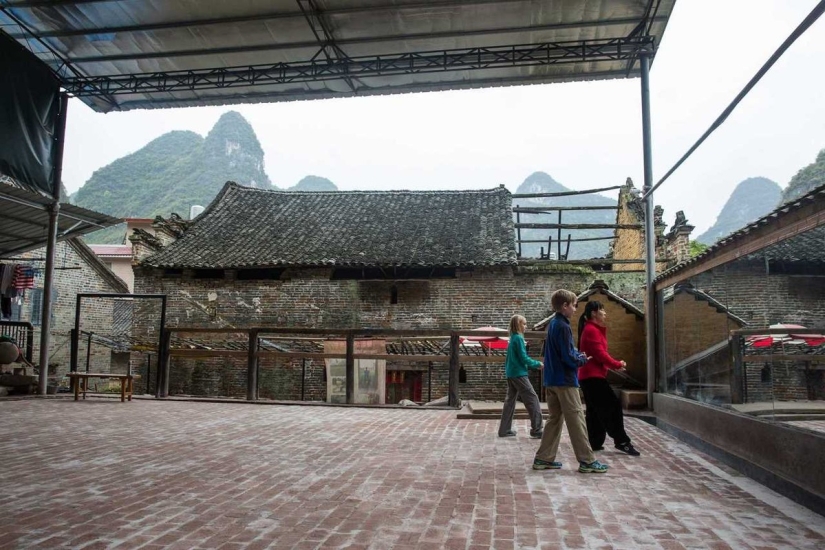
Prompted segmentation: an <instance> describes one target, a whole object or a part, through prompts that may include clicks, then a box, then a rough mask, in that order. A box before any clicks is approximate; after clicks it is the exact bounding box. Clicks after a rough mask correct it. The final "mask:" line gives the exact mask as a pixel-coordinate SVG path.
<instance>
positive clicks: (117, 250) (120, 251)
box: [89, 244, 132, 256]
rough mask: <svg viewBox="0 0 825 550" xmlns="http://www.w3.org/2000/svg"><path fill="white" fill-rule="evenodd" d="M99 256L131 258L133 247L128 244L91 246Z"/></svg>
mask: <svg viewBox="0 0 825 550" xmlns="http://www.w3.org/2000/svg"><path fill="white" fill-rule="evenodd" d="M89 248H91V249H92V250H93V251H94V253H95V254H97V255H98V256H131V255H132V247H131V246H130V245H128V244H90V245H89Z"/></svg>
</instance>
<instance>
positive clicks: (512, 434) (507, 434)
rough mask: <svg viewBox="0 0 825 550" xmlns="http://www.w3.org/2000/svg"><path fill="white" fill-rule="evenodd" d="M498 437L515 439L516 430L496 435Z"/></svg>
mask: <svg viewBox="0 0 825 550" xmlns="http://www.w3.org/2000/svg"><path fill="white" fill-rule="evenodd" d="M498 436H499V437H516V430H510V431H508V432H505V433H503V434H498Z"/></svg>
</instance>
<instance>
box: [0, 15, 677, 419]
mask: <svg viewBox="0 0 825 550" xmlns="http://www.w3.org/2000/svg"><path fill="white" fill-rule="evenodd" d="M674 4H675V0H646V1H643V0H588V1H587V2H583V1H582V0H440V1H433V2H423V1H416V0H412V1H409V0H400V1H397V0H247V1H245V2H234V3H233V2H226V1H225V0H202V1H201V2H198V3H191V2H188V1H184V0H164V1H163V2H159V1H154V0H148V1H146V2H128V1H125V0H49V1H45V0H0V32H6V33H8V34H10V35H11V36H12V38H14V39H16V40H17V41H18V42H19V43H20V44H21V45H22V46H24V47H26V48H27V49H28V50H29V51H30V52H32V55H33V61H34V60H35V59H38V60H39V61H40V62H43V63H46V64H47V65H48V66H49V67H50V68H51V70H52V71H53V72H54V73H55V75H56V76H57V77H58V79H59V81H60V84H61V86H63V88H64V90H65V93H64V94H63V98H62V109H61V116H62V122H63V123H65V115H66V111H65V107H66V101H67V96H68V94H73V95H75V96H77V97H79V98H80V99H82V100H83V101H84V102H85V103H86V104H87V105H89V106H90V107H92V108H93V109H95V110H97V111H99V112H108V111H112V110H129V109H148V108H162V107H180V106H198V105H215V104H234V103H249V102H263V101H269V102H274V101H291V100H301V99H317V98H325V97H347V96H355V95H375V94H391V93H406V92H415V91H437V90H448V89H465V88H480V87H494V86H508V85H518V84H538V83H550V82H568V81H576V80H602V79H610V78H627V77H636V76H641V79H642V120H643V134H644V139H643V152H644V165H645V191H646V192H647V195H646V198H647V202H646V209H647V210H648V212H647V220H646V221H647V222H648V223H651V222H652V218H653V216H652V209H653V198H652V194H651V193H650V191H651V189H650V188H651V186H652V181H651V175H650V167H651V166H652V161H651V150H650V103H649V95H648V92H647V90H648V82H649V75H648V71H649V67H650V63H651V61H652V58H653V57H654V55H655V52H656V48H657V47H658V44H659V42H660V40H661V36H662V34H663V33H664V30H665V27H666V25H667V21H668V19H669V17H670V14H671V12H672V10H673V6H674ZM399 30H400V31H401V32H399ZM56 141H57V144H56V152H55V156H56V157H58V164H57V169H56V170H55V172H56V173H55V174H54V175H53V179H54V188H55V190H59V186H60V162H61V161H62V146H63V137H62V130H61V135H60V136H59V138H58V139H57V140H56ZM54 197H55V199H54V202H53V203H52V205H51V212H50V224H49V241H48V242H49V246H48V249H47V250H48V252H47V256H48V258H47V277H48V281H47V285H51V269H50V268H51V267H53V266H52V265H51V264H53V253H54V242H55V240H56V232H57V213H58V210H59V207H60V205H59V203H58V202H57V200H56V198H57V197H59V191H56V192H55V193H54ZM652 233H653V232H652V231H651V230H650V228H648V231H647V238H648V239H651V238H652ZM649 248H650V244H649V243H648V249H649ZM648 256H650V250H648ZM651 259H652V257H651V258H649V262H648V263H649V264H650V260H651ZM653 269H655V265H654V266H653ZM654 276H655V272H650V273H648V281H649V282H652V278H653V277H654ZM650 286H652V285H650ZM648 290H649V291H650V288H649V289H648ZM46 295H47V296H48V293H46ZM649 303H652V302H649ZM43 305H44V311H46V312H47V314H46V315H44V316H43V318H44V319H48V318H49V315H48V311H49V309H48V308H49V307H50V304H48V303H47V302H46V301H45V300H44V304H43ZM650 317H651V318H652V316H650ZM651 322H652V321H651ZM647 328H648V335H647V341H648V345H649V346H650V345H651V344H653V343H654V341H653V340H652V338H653V332H652V328H653V326H652V324H650V323H648V325H647ZM48 343H49V340H48V327H47V326H44V327H43V335H42V338H41V363H43V362H44V357H45V355H44V354H45V353H47V351H48ZM651 353H652V352H651V350H650V349H649V350H648V360H649V361H650V359H651V357H652V355H651ZM46 370H47V369H44V368H42V367H41V380H40V386H41V392H42V393H44V394H45V389H46V388H45V385H46ZM652 370H653V365H652V363H649V365H648V376H649V382H648V384H649V386H648V388H649V389H650V384H651V382H650V379H651V376H650V375H651V373H652ZM349 383H351V381H349V382H348V384H349ZM649 403H652V400H650V399H649Z"/></svg>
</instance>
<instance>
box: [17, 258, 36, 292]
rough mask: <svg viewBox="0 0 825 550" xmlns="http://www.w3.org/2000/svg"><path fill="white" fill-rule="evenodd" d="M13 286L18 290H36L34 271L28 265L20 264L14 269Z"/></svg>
mask: <svg viewBox="0 0 825 550" xmlns="http://www.w3.org/2000/svg"><path fill="white" fill-rule="evenodd" d="M11 284H12V286H13V287H14V288H16V289H17V290H23V289H27V288H34V269H32V267H31V266H28V265H22V264H18V265H17V266H15V269H14V279H13V280H12V283H11Z"/></svg>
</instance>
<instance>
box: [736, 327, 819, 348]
mask: <svg viewBox="0 0 825 550" xmlns="http://www.w3.org/2000/svg"><path fill="white" fill-rule="evenodd" d="M770 328H786V329H789V330H788V334H765V335H757V336H751V337H749V338H748V339H747V343H748V344H749V345H751V346H753V347H755V348H769V347H771V346H772V345H773V344H774V342H776V343H783V344H786V343H794V344H796V343H801V341H804V342H805V343H806V344H807V345H809V346H811V347H816V346H820V345H822V344H825V335H823V334H794V333H793V332H791V331H792V330H793V329H795V328H805V327H804V326H802V325H792V324H786V323H777V324H775V325H771V326H770Z"/></svg>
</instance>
